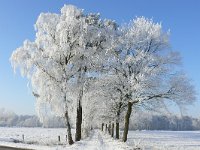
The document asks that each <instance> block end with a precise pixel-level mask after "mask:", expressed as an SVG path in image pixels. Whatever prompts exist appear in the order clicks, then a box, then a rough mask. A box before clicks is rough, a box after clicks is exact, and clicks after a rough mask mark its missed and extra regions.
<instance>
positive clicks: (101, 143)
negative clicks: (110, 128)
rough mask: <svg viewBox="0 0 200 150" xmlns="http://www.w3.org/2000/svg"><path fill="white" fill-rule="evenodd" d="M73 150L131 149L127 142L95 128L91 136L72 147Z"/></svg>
mask: <svg viewBox="0 0 200 150" xmlns="http://www.w3.org/2000/svg"><path fill="white" fill-rule="evenodd" d="M70 149H72V150H130V147H128V146H127V145H126V144H125V143H122V142H120V141H117V140H114V139H112V138H111V137H110V136H109V135H105V134H104V133H102V132H101V131H99V130H94V131H93V132H92V133H91V134H90V136H89V137H88V138H87V139H85V140H82V141H80V142H77V143H76V144H74V145H73V146H71V147H70Z"/></svg>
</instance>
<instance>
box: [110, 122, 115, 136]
mask: <svg viewBox="0 0 200 150" xmlns="http://www.w3.org/2000/svg"><path fill="white" fill-rule="evenodd" d="M114 128H115V124H114V123H112V132H111V136H112V137H114Z"/></svg>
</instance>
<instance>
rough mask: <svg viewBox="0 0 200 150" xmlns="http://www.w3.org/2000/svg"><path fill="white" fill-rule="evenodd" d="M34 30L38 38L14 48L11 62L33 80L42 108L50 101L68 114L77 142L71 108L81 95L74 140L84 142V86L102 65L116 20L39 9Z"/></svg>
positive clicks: (57, 110) (58, 111)
mask: <svg viewBox="0 0 200 150" xmlns="http://www.w3.org/2000/svg"><path fill="white" fill-rule="evenodd" d="M35 28H36V31H37V33H36V39H35V41H33V42H31V41H29V40H26V41H25V42H24V44H23V46H22V47H20V48H18V49H16V50H15V51H14V52H13V54H12V56H11V62H12V65H13V67H14V69H15V68H17V67H19V68H20V70H21V73H22V75H24V76H27V77H28V78H29V79H30V80H31V83H32V88H33V94H34V96H35V97H36V99H37V106H38V108H39V109H40V108H41V107H40V106H42V105H44V104H45V103H49V104H50V106H51V109H52V110H53V111H54V112H55V113H56V114H57V115H58V116H62V117H65V119H66V126H67V129H68V141H69V144H73V140H72V137H71V126H70V117H69V107H70V106H71V104H72V101H74V100H75V99H77V103H76V107H77V120H76V137H75V139H76V140H80V138H81V124H82V97H83V94H84V93H83V91H84V85H85V82H86V81H87V78H88V77H90V76H91V75H90V73H93V74H94V72H95V71H96V70H98V67H100V66H101V64H102V62H103V59H101V58H103V57H102V55H105V53H106V50H107V49H109V48H110V47H111V44H112V42H111V41H112V32H113V31H115V30H116V27H115V24H114V22H113V21H109V20H104V21H102V20H100V19H99V15H98V14H86V15H85V14H84V13H83V10H81V9H78V8H76V7H75V6H72V5H65V6H64V7H63V8H62V9H61V14H53V13H41V14H40V16H39V17H38V20H37V22H36V24H35ZM74 87H77V88H76V89H75V90H74ZM72 89H73V90H72ZM74 93H76V94H74ZM39 109H38V112H39Z"/></svg>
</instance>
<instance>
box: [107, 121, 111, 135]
mask: <svg viewBox="0 0 200 150" xmlns="http://www.w3.org/2000/svg"><path fill="white" fill-rule="evenodd" d="M108 133H109V134H110V135H111V123H110V122H109V125H108Z"/></svg>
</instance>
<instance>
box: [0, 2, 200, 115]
mask: <svg viewBox="0 0 200 150" xmlns="http://www.w3.org/2000/svg"><path fill="white" fill-rule="evenodd" d="M64 4H73V5H76V6H77V7H79V8H82V9H84V10H85V13H88V12H100V14H101V17H102V18H110V19H114V20H116V21H117V22H118V23H119V24H122V23H126V22H129V20H131V19H133V18H135V17H136V16H145V17H148V18H153V20H154V21H156V22H162V25H163V28H164V30H167V29H170V31H171V37H170V42H171V46H172V49H174V50H176V51H179V52H180V53H181V56H182V58H183V59H182V60H183V65H182V68H183V70H184V71H185V72H186V73H187V74H188V76H189V78H190V79H191V80H192V82H193V84H194V85H195V87H196V90H197V92H198V93H199V91H200V67H199V65H200V38H199V35H200V9H199V8H200V1H197V0H176V1H175V0H163V1H161V0H109V1H108V0H87V1H86V0H1V1H0V107H5V108H6V109H9V110H13V111H15V112H16V113H18V114H35V108H34V105H35V100H34V98H33V96H32V94H31V91H30V90H29V89H28V88H27V82H28V81H27V80H26V78H22V77H21V76H20V74H19V72H18V73H17V74H14V73H13V70H12V68H11V65H10V62H9V58H10V55H11V54H12V51H13V50H15V49H16V48H17V47H19V46H21V45H22V43H23V41H24V40H25V39H30V40H33V39H34V37H35V31H34V27H33V25H34V24H35V22H36V20H37V17H38V15H39V14H40V13H41V12H53V13H59V11H60V8H61V7H62V6H63V5H64ZM199 107H200V96H198V100H197V102H196V103H195V104H194V105H193V106H190V107H188V114H189V115H192V116H195V117H199V116H200V110H198V108H199Z"/></svg>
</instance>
